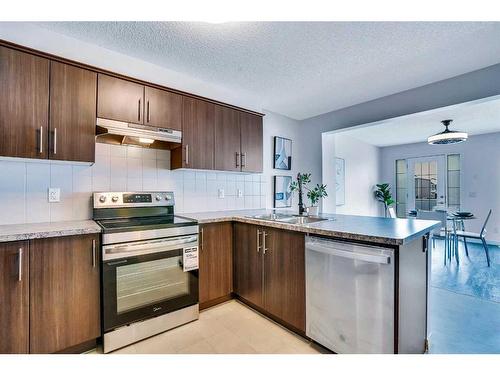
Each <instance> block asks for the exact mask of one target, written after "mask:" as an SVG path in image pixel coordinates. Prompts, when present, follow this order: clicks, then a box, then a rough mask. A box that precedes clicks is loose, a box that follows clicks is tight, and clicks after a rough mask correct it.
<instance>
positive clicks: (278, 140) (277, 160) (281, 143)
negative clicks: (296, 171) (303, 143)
mask: <svg viewBox="0 0 500 375" xmlns="http://www.w3.org/2000/svg"><path fill="white" fill-rule="evenodd" d="M274 169H284V170H287V171H289V170H291V169H292V140H291V139H287V138H282V137H274Z"/></svg>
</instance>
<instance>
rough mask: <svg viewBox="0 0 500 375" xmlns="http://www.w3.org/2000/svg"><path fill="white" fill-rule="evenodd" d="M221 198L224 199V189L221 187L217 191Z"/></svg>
mask: <svg viewBox="0 0 500 375" xmlns="http://www.w3.org/2000/svg"><path fill="white" fill-rule="evenodd" d="M217 196H218V197H219V199H224V189H219V190H218V192H217Z"/></svg>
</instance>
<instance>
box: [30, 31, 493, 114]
mask: <svg viewBox="0 0 500 375" xmlns="http://www.w3.org/2000/svg"><path fill="white" fill-rule="evenodd" d="M37 25H39V26H42V27H44V28H47V29H50V30H52V31H55V32H58V33H61V34H65V35H68V36H71V37H74V38H77V39H81V40H84V41H86V42H90V43H94V44H97V45H99V46H101V47H104V48H107V49H110V50H114V51H117V52H120V53H123V54H126V55H129V56H133V57H136V58H140V59H143V60H146V61H148V62H151V63H154V64H157V65H160V66H163V67H166V68H169V69H171V70H174V71H178V72H182V73H184V74H188V75H190V76H192V77H193V78H197V79H200V80H203V81H205V82H208V83H211V84H216V85H220V86H222V87H224V88H227V89H230V90H234V91H235V92H238V91H241V92H245V93H250V94H251V95H252V96H253V97H255V98H256V99H258V100H259V102H260V103H262V105H263V108H264V109H267V110H271V111H274V112H278V113H281V114H284V115H286V116H289V117H292V118H295V119H304V118H309V117H312V116H316V115H319V114H322V113H325V112H329V111H332V110H335V109H339V108H343V107H346V106H350V105H354V104H358V103H361V102H364V101H367V100H371V99H375V98H378V97H381V96H385V95H390V94H393V93H396V92H399V91H403V90H407V89H411V88H414V87H417V86H421V85H424V84H428V83H431V82H435V81H438V80H441V79H445V78H449V77H452V76H455V75H458V74H462V73H465V72H468V71H472V70H476V69H479V68H482V67H485V66H488V65H493V64H496V63H498V62H500V43H499V42H498V41H499V40H500V23H475V22H470V23H443V22H440V23H424V22H419V23H408V22H399V23H395V22H378V23H374V22H316V23H313V22H263V23H259V22H250V23H244V22H243V23H223V24H209V23H193V22H57V23H56V22H44V23H38V24H37Z"/></svg>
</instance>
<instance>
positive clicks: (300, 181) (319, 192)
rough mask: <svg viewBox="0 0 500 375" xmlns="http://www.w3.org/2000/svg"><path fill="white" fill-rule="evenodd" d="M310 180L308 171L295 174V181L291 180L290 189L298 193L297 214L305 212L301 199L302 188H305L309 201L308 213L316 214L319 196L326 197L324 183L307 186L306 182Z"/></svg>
mask: <svg viewBox="0 0 500 375" xmlns="http://www.w3.org/2000/svg"><path fill="white" fill-rule="evenodd" d="M310 182H311V174H310V173H299V174H297V181H294V182H292V184H291V186H290V187H291V190H292V191H297V192H298V193H299V215H303V214H304V212H305V207H304V204H303V201H302V190H303V189H305V190H307V197H308V198H309V200H310V201H311V206H310V207H309V208H308V213H309V215H318V202H319V200H320V199H321V198H324V197H327V196H328V194H327V192H326V185H323V184H321V185H320V184H316V186H315V187H314V188H312V189H309V188H308V187H307V184H308V183H310Z"/></svg>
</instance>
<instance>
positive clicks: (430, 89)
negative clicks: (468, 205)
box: [301, 64, 500, 183]
mask: <svg viewBox="0 0 500 375" xmlns="http://www.w3.org/2000/svg"><path fill="white" fill-rule="evenodd" d="M367 84H369V82H367ZM499 94H500V64H496V65H492V66H490V67H487V68H484V69H480V70H476V71H474V72H470V73H466V74H462V75H460V76H456V77H453V78H449V79H446V80H443V81H439V82H435V83H432V84H429V85H425V86H421V87H417V88H415V89H411V90H407V91H403V92H400V93H397V94H394V95H389V96H386V97H383V98H379V99H376V100H372V101H369V102H365V103H361V104H357V105H354V106H351V107H347V108H343V109H340V110H337V111H333V112H328V113H325V114H323V115H320V116H316V117H312V118H310V119H307V120H303V121H301V126H302V127H303V130H304V133H305V134H307V137H304V140H303V144H304V147H305V149H306V150H307V152H308V159H309V160H311V164H310V167H311V170H310V172H311V173H312V174H313V176H314V178H315V183H316V182H320V181H321V173H322V171H321V134H322V133H323V132H328V131H333V130H338V129H342V128H348V127H351V126H356V125H362V124H367V123H370V122H375V121H380V120H384V119H388V118H392V117H398V116H403V115H408V114H412V113H417V112H422V111H427V110H431V109H435V108H440V107H445V106H449V105H453V104H459V103H463V102H467V101H471V100H477V99H481V98H485V97H488V96H494V95H499Z"/></svg>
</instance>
